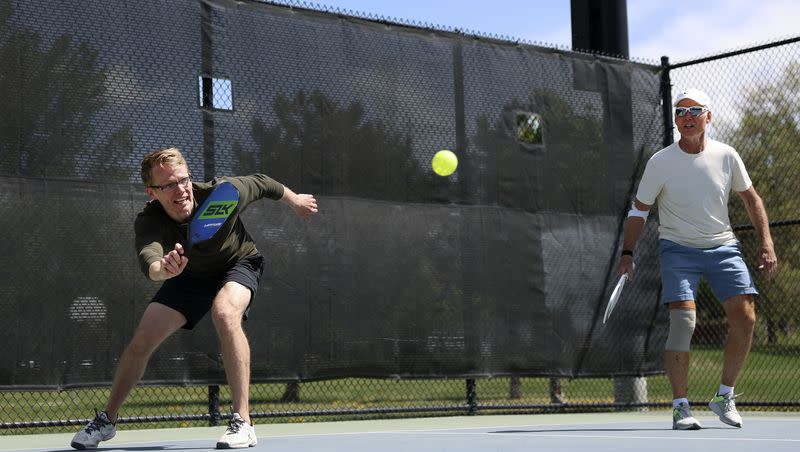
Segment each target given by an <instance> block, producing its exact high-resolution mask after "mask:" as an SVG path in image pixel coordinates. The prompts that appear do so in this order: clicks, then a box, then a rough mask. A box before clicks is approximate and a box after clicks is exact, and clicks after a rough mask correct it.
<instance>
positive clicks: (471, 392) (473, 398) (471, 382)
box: [467, 378, 478, 416]
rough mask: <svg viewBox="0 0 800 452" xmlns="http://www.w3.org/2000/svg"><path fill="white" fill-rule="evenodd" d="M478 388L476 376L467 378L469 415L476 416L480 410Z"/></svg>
mask: <svg viewBox="0 0 800 452" xmlns="http://www.w3.org/2000/svg"><path fill="white" fill-rule="evenodd" d="M477 398H478V389H477V384H476V383H475V379H474V378H467V415H469V416H474V415H475V414H476V412H477V411H478V402H477Z"/></svg>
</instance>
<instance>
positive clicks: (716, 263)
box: [658, 239, 758, 304]
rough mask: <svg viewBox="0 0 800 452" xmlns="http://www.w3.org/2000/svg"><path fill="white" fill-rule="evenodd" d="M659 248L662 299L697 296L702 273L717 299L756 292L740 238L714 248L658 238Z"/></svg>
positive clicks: (678, 299) (682, 298)
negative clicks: (734, 242)
mask: <svg viewBox="0 0 800 452" xmlns="http://www.w3.org/2000/svg"><path fill="white" fill-rule="evenodd" d="M658 248H659V255H660V256H661V284H662V292H661V302H662V303H665V304H666V303H669V302H672V301H681V300H697V288H698V287H699V286H700V277H701V276H705V278H706V281H708V284H709V285H710V286H711V289H712V290H713V291H714V295H716V296H717V298H718V299H719V301H725V300H727V299H728V298H731V297H733V296H736V295H743V294H752V295H758V291H757V290H756V287H755V285H754V284H753V278H752V277H751V276H750V271H749V270H747V265H746V264H745V263H744V258H743V257H742V245H741V244H740V243H739V242H736V244H734V245H722V246H718V247H716V248H691V247H688V246H683V245H679V244H677V243H675V242H672V241H670V240H664V239H661V240H659V241H658Z"/></svg>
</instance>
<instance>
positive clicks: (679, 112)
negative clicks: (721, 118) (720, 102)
mask: <svg viewBox="0 0 800 452" xmlns="http://www.w3.org/2000/svg"><path fill="white" fill-rule="evenodd" d="M707 111H708V108H706V107H675V116H680V117H684V116H686V113H689V114H690V115H692V116H695V117H697V116H700V115H702V114H703V113H705V112H707Z"/></svg>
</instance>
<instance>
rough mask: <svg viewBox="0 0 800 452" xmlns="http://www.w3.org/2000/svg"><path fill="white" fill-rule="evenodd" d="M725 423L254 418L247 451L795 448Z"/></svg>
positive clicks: (174, 438) (753, 422)
mask: <svg viewBox="0 0 800 452" xmlns="http://www.w3.org/2000/svg"><path fill="white" fill-rule="evenodd" d="M742 414H743V417H744V427H743V428H741V429H737V428H733V427H729V426H727V425H725V424H723V423H721V422H720V421H719V420H718V419H717V418H716V416H714V415H713V414H710V413H708V412H706V411H699V412H695V417H697V418H698V419H699V420H700V422H701V423H702V424H703V429H702V430H695V431H673V430H672V429H671V428H672V421H671V413H670V412H669V411H650V412H644V413H640V412H631V413H583V414H547V415H542V414H539V415H503V416H492V415H481V416H470V417H440V418H415V419H400V420H398V419H395V420H369V421H342V422H318V423H307V424H262V425H258V424H257V425H256V432H257V433H258V441H259V442H258V445H257V446H256V447H253V448H250V449H248V450H250V451H254V452H255V451H272V452H277V451H293V452H296V451H333V452H336V451H377V452H394V451H397V452H399V451H502V452H515V451H648V452H650V451H661V450H663V451H681V452H691V451H703V452H709V451H717V450H723V451H725V452H738V451H742V452H744V451H754V450H759V451H789V450H791V451H797V450H800V415H798V414H791V413H790V414H786V413H760V412H759V413H748V412H743V413H742ZM124 427H125V426H123V430H121V431H119V432H118V433H117V437H116V438H114V439H112V440H111V441H108V442H105V443H101V444H100V447H99V449H98V450H103V451H135V452H142V451H203V450H213V449H214V446H215V445H216V440H217V438H218V437H219V436H220V435H221V434H222V432H223V431H224V427H204V428H184V429H158V430H124ZM71 438H72V434H50V435H19V436H1V437H0V450H14V451H37V452H38V451H71V450H73V449H72V448H71V447H69V441H70V439H71Z"/></svg>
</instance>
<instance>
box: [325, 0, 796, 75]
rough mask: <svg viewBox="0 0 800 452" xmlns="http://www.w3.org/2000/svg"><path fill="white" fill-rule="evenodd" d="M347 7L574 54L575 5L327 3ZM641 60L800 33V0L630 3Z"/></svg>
mask: <svg viewBox="0 0 800 452" xmlns="http://www.w3.org/2000/svg"><path fill="white" fill-rule="evenodd" d="M314 3H316V4H318V5H326V6H331V7H335V8H340V9H350V10H354V11H360V12H363V13H372V14H379V15H381V16H384V17H386V18H389V19H391V18H398V19H405V20H411V21H416V22H424V23H428V24H432V25H441V26H446V27H457V28H462V29H465V30H472V31H480V32H483V33H489V34H497V35H505V36H510V37H513V38H522V39H525V40H527V41H531V42H537V43H544V44H554V45H557V46H559V47H562V48H564V47H565V48H569V47H571V44H572V31H571V19H570V1H569V0H554V1H542V0H527V1H525V0H487V1H470V0H459V1H456V0H382V1H381V0H321V1H316V2H314ZM627 8H628V37H629V46H630V55H631V57H633V58H636V59H640V60H647V61H653V62H657V61H659V60H660V58H661V56H662V55H667V56H669V57H670V61H671V62H676V61H685V60H689V59H693V58H697V57H702V56H707V55H712V54H715V53H719V52H722V51H726V50H735V49H740V48H744V47H747V46H750V45H754V44H760V43H763V42H767V41H773V40H776V39H780V38H786V37H793V36H798V35H800V25H798V22H797V19H796V18H797V17H800V1H796V0H756V1H754V0H703V1H689V2H669V1H664V0H628V2H627Z"/></svg>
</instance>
